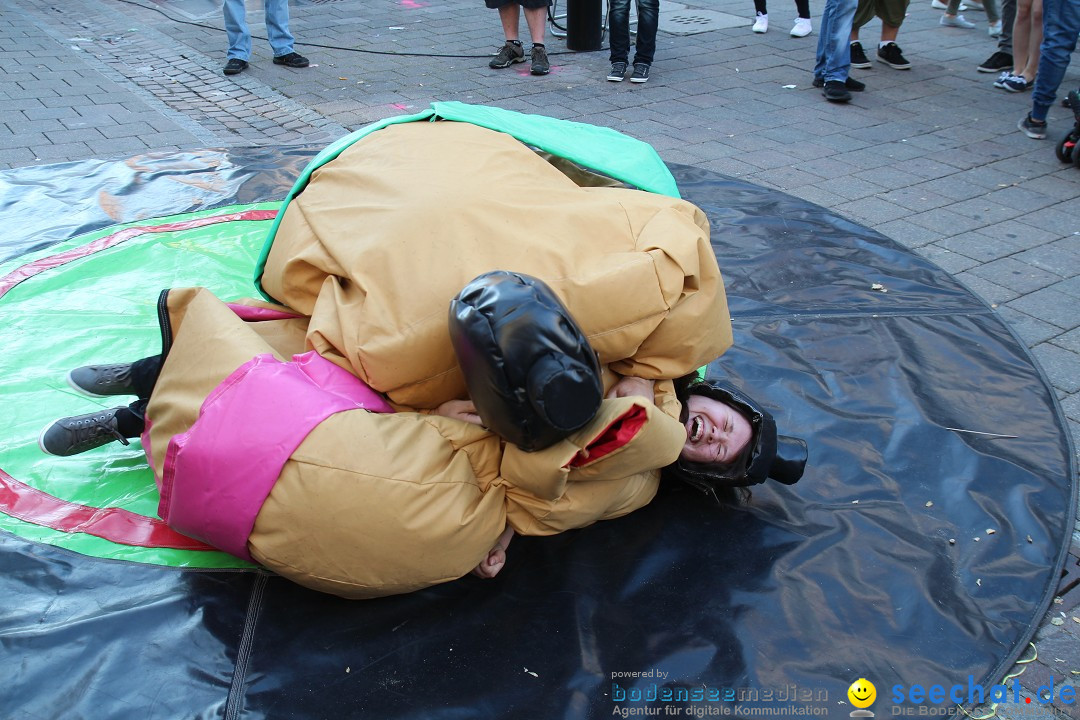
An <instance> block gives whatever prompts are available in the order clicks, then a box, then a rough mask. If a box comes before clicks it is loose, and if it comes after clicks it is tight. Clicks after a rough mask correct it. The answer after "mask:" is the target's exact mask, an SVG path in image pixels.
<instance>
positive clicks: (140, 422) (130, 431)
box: [116, 355, 162, 438]
mask: <svg viewBox="0 0 1080 720" xmlns="http://www.w3.org/2000/svg"><path fill="white" fill-rule="evenodd" d="M161 364H162V359H161V356H160V355H152V356H150V357H148V358H143V359H142V360H136V361H135V362H133V363H131V386H132V387H133V388H134V389H135V394H136V395H137V396H138V398H139V399H138V400H136V401H135V402H133V403H131V404H130V405H128V406H127V408H125V409H123V410H118V411H117V413H116V423H117V430H119V431H120V434H121V435H123V436H124V437H128V438H133V437H139V435H142V431H143V430H144V429H145V427H146V403H147V402H149V400H150V393H152V392H153V391H154V385H156V384H157V379H158V375H159V374H161Z"/></svg>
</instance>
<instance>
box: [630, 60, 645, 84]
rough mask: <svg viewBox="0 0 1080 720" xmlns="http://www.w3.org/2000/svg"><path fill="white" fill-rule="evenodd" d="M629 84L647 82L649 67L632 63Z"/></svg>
mask: <svg viewBox="0 0 1080 720" xmlns="http://www.w3.org/2000/svg"><path fill="white" fill-rule="evenodd" d="M630 82H632V83H643V82H649V66H648V65H646V64H645V63H639V62H636V63H634V72H633V73H631V75H630Z"/></svg>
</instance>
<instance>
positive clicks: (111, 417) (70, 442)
mask: <svg viewBox="0 0 1080 720" xmlns="http://www.w3.org/2000/svg"><path fill="white" fill-rule="evenodd" d="M124 409H125V408H122V407H115V408H112V409H111V410H98V411H97V412H92V413H87V414H86V415H75V416H73V417H66V418H60V419H59V420H57V421H56V422H54V423H53V424H51V425H49V426H48V427H46V428H45V429H44V430H42V431H41V434H40V435H38V447H39V448H41V451H42V452H45V453H48V454H49V455H57V456H59V457H68V456H70V455H78V454H79V453H81V452H86V451H87V450H93V449H94V448H96V447H101V446H102V445H108V444H109V443H111V442H113V441H114V440H119V441H120V442H122V443H123V444H125V445H129V444H130V443H128V441H127V438H125V437H124V436H123V435H122V434H121V433H120V431H119V430H118V429H117V423H116V413H117V412H119V411H120V410H124Z"/></svg>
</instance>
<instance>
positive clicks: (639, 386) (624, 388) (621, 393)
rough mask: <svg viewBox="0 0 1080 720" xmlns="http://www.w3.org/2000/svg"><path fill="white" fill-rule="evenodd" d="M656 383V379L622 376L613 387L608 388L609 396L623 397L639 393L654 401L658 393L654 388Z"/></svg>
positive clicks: (638, 394) (640, 395)
mask: <svg viewBox="0 0 1080 720" xmlns="http://www.w3.org/2000/svg"><path fill="white" fill-rule="evenodd" d="M654 384H655V383H654V381H652V380H646V379H644V378H638V377H630V376H625V377H621V378H619V379H618V381H617V382H616V383H615V384H614V385H612V386H611V389H610V390H608V392H607V397H608V398H621V397H631V396H634V395H637V396H639V397H643V398H647V399H648V400H649V401H652V400H653V398H654V397H655V394H656V393H655V390H654V388H653V385H654Z"/></svg>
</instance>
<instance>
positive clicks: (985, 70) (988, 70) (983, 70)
mask: <svg viewBox="0 0 1080 720" xmlns="http://www.w3.org/2000/svg"><path fill="white" fill-rule="evenodd" d="M1009 67H1012V66H1011V64H1010V66H1009ZM975 69H976V70H977V71H978V72H981V73H999V72H1001V71H1002V70H1008V69H1009V68H1004V67H999V68H992V67H986V66H985V65H980V66H979V67H977V68H975Z"/></svg>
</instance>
